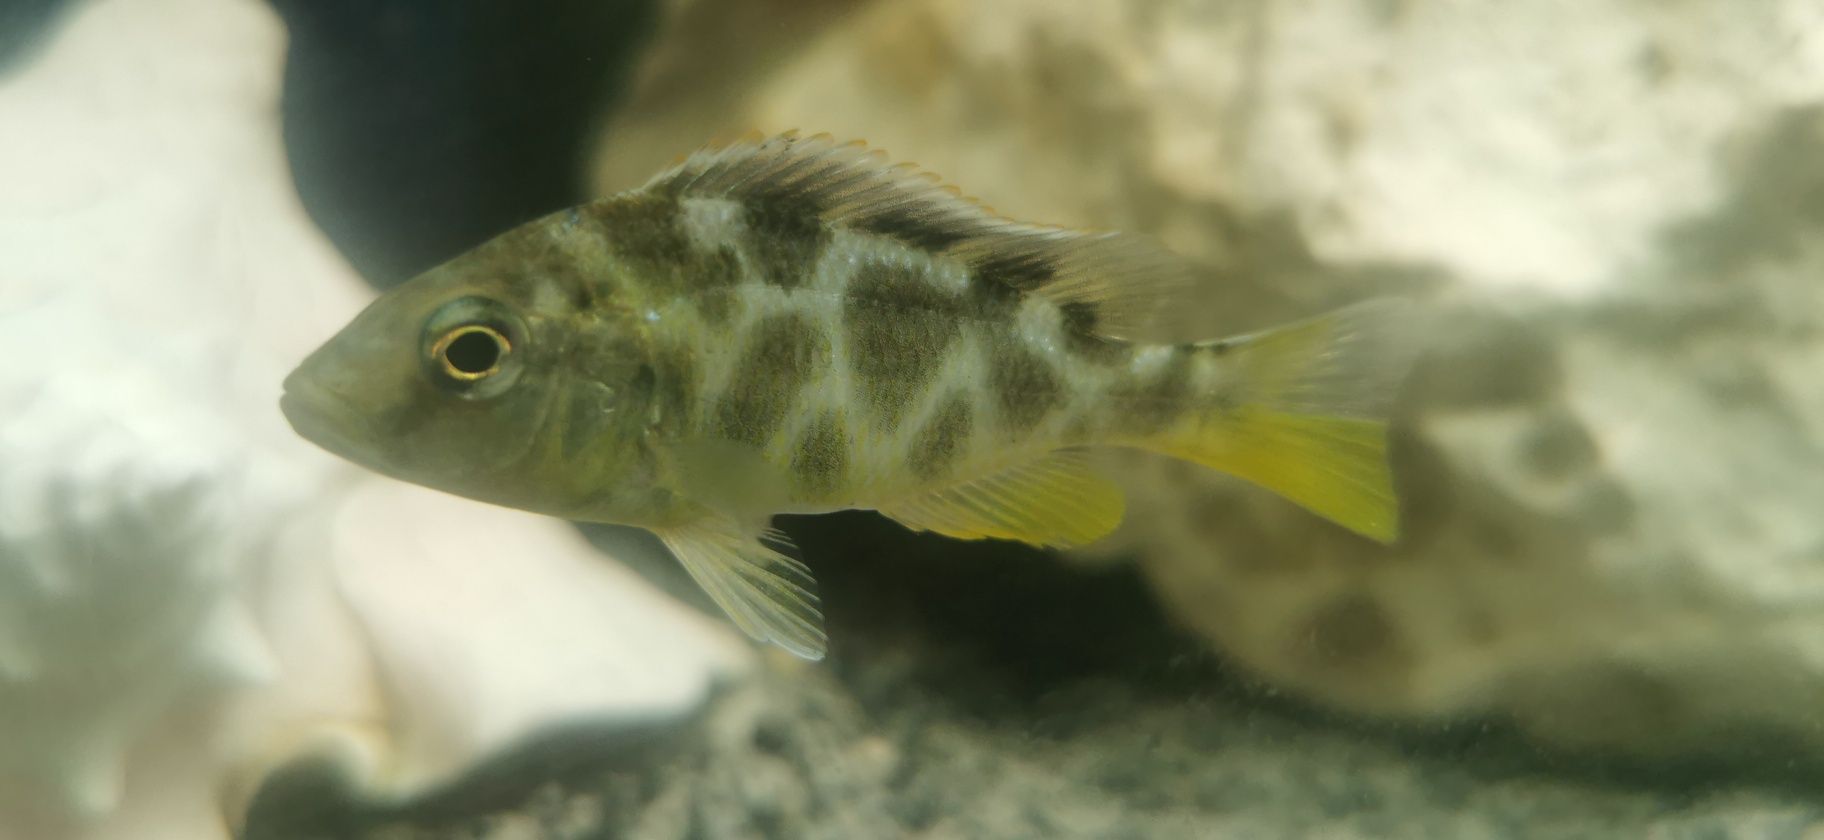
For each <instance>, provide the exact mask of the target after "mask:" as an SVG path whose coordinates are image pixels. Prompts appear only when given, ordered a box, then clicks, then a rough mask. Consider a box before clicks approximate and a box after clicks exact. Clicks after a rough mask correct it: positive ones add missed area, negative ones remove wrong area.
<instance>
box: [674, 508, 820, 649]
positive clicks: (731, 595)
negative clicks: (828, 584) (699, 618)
mask: <svg viewBox="0 0 1824 840" xmlns="http://www.w3.org/2000/svg"><path fill="white" fill-rule="evenodd" d="M657 533H658V536H659V539H660V540H661V541H663V542H664V543H665V547H666V548H669V549H671V553H672V554H674V555H676V556H677V558H678V562H679V563H682V564H683V565H684V569H685V571H687V572H689V573H690V576H691V578H692V579H694V580H695V581H696V582H697V585H698V586H701V587H703V591H704V592H707V593H709V597H710V598H711V599H712V600H714V601H715V602H716V605H717V606H719V607H721V608H722V610H723V611H724V612H726V613H728V617H729V618H730V619H733V620H734V622H735V626H737V627H740V628H741V630H742V632H744V633H746V634H747V635H748V636H751V637H752V638H753V639H754V640H756V641H759V642H770V643H772V644H775V645H778V646H779V647H782V648H784V649H786V650H787V651H790V652H791V653H792V654H794V655H796V656H800V657H803V658H805V659H810V660H818V659H822V658H823V656H824V653H825V651H826V650H827V648H828V645H829V637H828V636H826V635H824V631H823V613H822V612H820V611H819V609H818V600H817V583H816V581H815V580H814V579H812V577H811V570H810V569H807V568H805V566H804V564H803V563H800V562H798V561H797V560H795V559H793V558H791V557H789V556H786V555H785V554H781V553H780V552H778V551H776V550H774V549H773V548H771V547H769V546H768V545H767V544H766V543H768V542H771V543H773V544H774V545H781V546H784V547H788V548H789V547H790V545H791V543H790V541H788V540H787V539H786V537H785V535H783V534H780V533H779V532H777V531H761V532H756V533H749V532H747V531H746V530H744V529H742V528H740V527H738V526H736V525H735V524H734V523H733V522H732V521H719V520H715V519H709V520H704V521H700V522H696V523H692V524H690V525H686V526H683V527H679V528H670V529H666V530H662V531H658V532H657Z"/></svg>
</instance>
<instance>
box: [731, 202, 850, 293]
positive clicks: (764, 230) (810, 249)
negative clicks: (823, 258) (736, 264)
mask: <svg viewBox="0 0 1824 840" xmlns="http://www.w3.org/2000/svg"><path fill="white" fill-rule="evenodd" d="M747 230H748V234H749V236H750V240H749V242H748V247H749V250H748V253H749V254H750V256H751V257H752V259H753V261H754V264H755V267H756V268H758V269H759V271H760V276H761V278H762V279H764V280H765V281H766V282H768V283H771V284H773V285H775V286H779V287H781V288H786V289H793V288H797V287H798V286H801V285H803V284H804V283H805V281H807V280H809V279H810V277H811V271H812V270H813V269H815V268H816V266H817V258H818V256H820V255H821V254H822V253H823V249H824V247H825V246H826V245H828V244H829V241H830V229H829V226H827V225H825V224H824V223H823V221H822V220H821V219H819V218H818V217H817V207H816V205H815V204H812V203H810V202H808V201H807V200H804V199H783V198H774V199H769V200H766V201H757V202H754V203H752V204H749V205H748V207H747Z"/></svg>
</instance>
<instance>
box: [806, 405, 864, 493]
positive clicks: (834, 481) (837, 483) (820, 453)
mask: <svg viewBox="0 0 1824 840" xmlns="http://www.w3.org/2000/svg"><path fill="white" fill-rule="evenodd" d="M850 445H851V444H850V442H849V435H848V429H847V428H846V427H845V426H844V424H843V421H842V416H841V415H840V414H838V413H837V412H835V411H825V412H824V413H823V414H822V415H820V416H818V418H817V419H816V420H815V421H813V422H812V423H811V424H810V426H808V427H806V428H805V430H804V432H803V433H802V434H800V435H799V436H798V442H797V444H796V445H795V446H794V447H793V450H792V477H793V480H794V481H796V482H797V491H798V493H799V496H800V497H801V498H803V499H811V500H815V499H823V498H827V497H828V496H829V495H830V494H832V493H834V492H836V491H837V490H839V489H841V488H842V487H843V479H844V477H845V475H846V473H847V471H848V465H849V447H850Z"/></svg>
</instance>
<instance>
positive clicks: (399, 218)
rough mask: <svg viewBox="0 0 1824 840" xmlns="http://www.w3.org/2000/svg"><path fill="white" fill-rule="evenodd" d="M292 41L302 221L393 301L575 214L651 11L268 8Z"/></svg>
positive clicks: (293, 154) (290, 103) (585, 3)
mask: <svg viewBox="0 0 1824 840" xmlns="http://www.w3.org/2000/svg"><path fill="white" fill-rule="evenodd" d="M273 6H274V8H276V9H277V10H278V11H279V13H280V14H281V15H282V16H283V17H284V19H285V23H286V26H287V27H288V28H289V30H290V33H291V47H290V54H289V56H288V60H287V62H286V66H285V94H284V103H283V108H284V114H283V119H284V132H285V145H286V148H287V150H288V153H289V155H290V158H291V165H292V170H293V172H294V174H295V176H296V178H297V182H298V192H299V194H300V196H301V197H302V199H303V202H304V206H305V208H306V209H307V210H308V211H309V212H310V215H311V217H312V218H313V219H314V220H315V221H316V222H317V224H318V225H319V226H321V227H322V228H323V230H324V232H325V233H326V234H328V236H329V238H330V239H331V240H332V241H333V242H334V243H335V244H336V246H337V247H338V248H339V249H340V250H341V251H342V253H343V254H344V255H346V256H347V257H348V259H349V260H350V262H351V263H353V265H354V267H355V269H356V270H357V271H359V272H360V273H361V274H362V276H364V277H366V278H367V279H368V281H369V282H372V283H374V284H375V285H376V286H379V287H381V288H387V287H391V286H393V285H396V284H398V283H400V282H402V281H404V280H406V279H408V278H410V277H411V276H413V275H415V274H417V273H419V272H421V271H424V270H425V269H428V268H431V267H433V266H435V265H437V264H438V263H441V262H443V261H444V260H446V259H449V258H450V257H453V256H455V255H457V254H459V253H461V252H463V251H465V250H468V249H469V248H472V247H474V246H475V245H478V244H480V243H481V242H483V241H485V240H486V239H488V238H489V237H492V236H494V235H495V234H498V233H500V232H502V231H504V230H507V229H508V228H511V227H513V226H515V225H517V224H519V223H521V222H525V221H528V220H530V219H533V218H536V217H538V216H540V215H543V214H545V213H547V212H550V211H552V210H556V209H559V208H562V207H565V206H568V205H571V204H576V203H579V202H581V201H583V200H585V199H587V198H589V197H590V196H587V195H585V194H584V193H583V187H582V184H583V177H582V172H583V167H584V165H585V163H586V155H587V153H588V151H589V148H590V142H591V139H592V135H593V129H594V127H595V125H596V118H597V115H599V114H602V113H604V112H605V111H606V110H607V109H608V108H609V107H610V106H611V105H612V104H613V102H614V101H616V100H617V99H618V98H619V97H620V95H621V94H622V90H623V88H624V87H625V84H626V81H627V77H628V74H629V73H630V71H631V69H632V67H633V63H634V61H635V59H636V58H637V56H638V55H639V53H640V51H641V50H642V49H643V48H644V46H645V42H646V39H647V38H648V36H649V35H650V33H651V29H652V27H653V19H654V14H655V3H653V2H652V0H529V2H523V3H498V2H490V0H273Z"/></svg>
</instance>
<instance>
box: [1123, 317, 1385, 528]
mask: <svg viewBox="0 0 1824 840" xmlns="http://www.w3.org/2000/svg"><path fill="white" fill-rule="evenodd" d="M1410 311H1411V310H1410V307H1409V306H1408V305H1407V304H1406V303H1405V302H1404V301H1398V300H1375V301H1369V302H1366V303H1361V304H1356V305H1353V306H1349V307H1345V308H1343V309H1339V310H1337V311H1334V312H1331V313H1329V314H1327V315H1322V316H1319V317H1316V318H1312V319H1310V320H1306V321H1300V322H1297V323H1294V324H1290V325H1287V326H1283V327H1279V328H1277V329H1272V330H1268V331H1265V332H1261V333H1255V334H1252V335H1246V336H1240V337H1237V338H1230V339H1225V340H1222V341H1215V342H1209V343H1207V344H1203V345H1200V346H1202V347H1207V348H1209V349H1211V350H1212V351H1215V352H1219V353H1220V354H1221V364H1222V366H1223V368H1224V369H1225V376H1223V377H1222V379H1223V380H1224V383H1225V384H1224V385H1223V386H1222V391H1221V393H1220V394H1217V395H1214V396H1215V397H1216V400H1215V402H1216V403H1217V404H1218V406H1219V407H1212V408H1211V409H1210V410H1209V412H1208V413H1207V414H1205V415H1203V416H1200V417H1197V418H1194V419H1193V420H1190V421H1188V422H1185V423H1181V424H1177V425H1175V426H1174V427H1173V429H1172V430H1170V431H1168V432H1166V433H1165V434H1163V435H1162V436H1160V437H1158V438H1155V439H1150V440H1147V441H1144V442H1142V443H1141V445H1142V446H1144V447H1145V448H1148V449H1152V450H1155V451H1158V452H1163V453H1165V454H1167V455H1171V456H1173V457H1177V458H1183V459H1185V460H1187V461H1193V462H1196V463H1198V464H1202V465H1204V466H1207V467H1212V468H1214V469H1218V470H1221V471H1223V472H1226V473H1229V474H1231V475H1235V476H1239V477H1241V478H1244V479H1247V480H1249V481H1252V482H1254V483H1255V484H1259V485H1261V486H1263V487H1265V488H1267V489H1269V490H1272V491H1274V492H1276V493H1278V494H1280V495H1281V496H1284V497H1286V498H1287V499H1290V500H1292V501H1294V502H1297V503H1298V504H1300V505H1302V506H1304V507H1305V508H1307V509H1309V510H1311V511H1313V512H1315V513H1317V514H1319V515H1320V516H1323V517H1325V518H1326V519H1330V520H1332V521H1334V522H1336V523H1337V524H1339V525H1342V526H1344V527H1346V528H1349V529H1350V530H1352V531H1355V532H1357V533H1360V534H1362V535H1364V536H1367V537H1370V538H1373V539H1375V540H1379V541H1381V542H1384V543H1390V542H1393V541H1394V540H1395V539H1397V538H1398V536H1399V503H1398V500H1397V499H1396V498H1395V496H1394V492H1393V481H1392V476H1391V474H1390V472H1389V470H1388V466H1387V414H1388V412H1389V410H1390V407H1391V404H1392V400H1393V396H1394V392H1395V389H1396V388H1397V387H1398V385H1399V384H1400V381H1401V380H1402V379H1403V378H1404V377H1405V375H1406V373H1407V372H1408V370H1410V368H1411V366H1412V359H1413V356H1414V353H1413V350H1414V349H1415V345H1416V341H1414V340H1413V339H1414V336H1413V335H1412V333H1411V329H1410V325H1411V320H1412V319H1410V318H1408V317H1407V316H1408V315H1409V314H1410Z"/></svg>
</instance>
